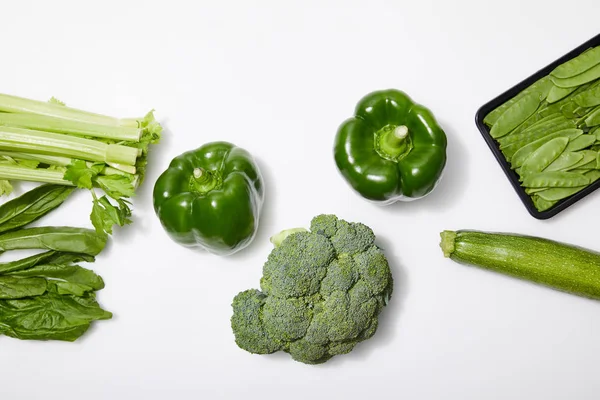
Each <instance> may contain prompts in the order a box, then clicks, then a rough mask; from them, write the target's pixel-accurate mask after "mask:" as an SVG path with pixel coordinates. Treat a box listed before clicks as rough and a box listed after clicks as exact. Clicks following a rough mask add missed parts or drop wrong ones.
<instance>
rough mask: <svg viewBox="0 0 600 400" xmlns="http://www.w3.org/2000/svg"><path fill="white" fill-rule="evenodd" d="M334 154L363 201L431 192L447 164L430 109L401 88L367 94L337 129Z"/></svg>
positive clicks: (409, 197) (442, 137)
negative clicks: (418, 102)
mask: <svg viewBox="0 0 600 400" xmlns="http://www.w3.org/2000/svg"><path fill="white" fill-rule="evenodd" d="M334 157H335V162H336V165H337V167H338V169H339V171H340V172H341V174H342V176H343V177H344V178H345V179H346V181H347V182H348V183H349V184H350V186H352V188H353V189H354V190H356V192H358V193H359V194H360V195H361V196H363V197H365V198H366V199H369V200H372V201H375V202H379V203H380V204H383V205H385V204H390V203H393V202H396V201H398V200H413V199H418V198H420V197H423V196H425V195H427V194H428V193H430V192H431V191H432V190H433V189H434V187H435V186H436V184H437V183H438V181H439V180H440V178H441V175H442V171H443V169H444V167H445V165H446V135H445V133H444V131H443V130H442V128H441V127H440V126H439V124H438V123H437V121H436V120H435V118H434V116H433V115H432V114H431V112H430V111H429V110H428V109H427V108H425V107H423V106H421V105H418V104H416V103H414V102H413V101H412V100H411V99H410V98H409V97H408V96H407V95H406V94H405V93H403V92H401V91H399V90H385V91H377V92H373V93H370V94H368V95H366V96H365V97H364V98H363V99H362V100H360V102H359V103H358V105H357V106H356V109H355V115H354V117H352V118H350V119H348V120H346V121H345V122H344V123H343V124H342V125H341V126H340V128H339V129H338V132H337V135H336V138H335V142H334Z"/></svg>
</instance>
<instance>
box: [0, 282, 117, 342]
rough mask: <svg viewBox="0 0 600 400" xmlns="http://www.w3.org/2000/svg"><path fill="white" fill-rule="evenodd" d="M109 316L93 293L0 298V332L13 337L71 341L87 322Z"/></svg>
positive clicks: (86, 327)
mask: <svg viewBox="0 0 600 400" xmlns="http://www.w3.org/2000/svg"><path fill="white" fill-rule="evenodd" d="M110 318H112V314H111V313H110V312H108V311H104V310H103V309H102V308H101V307H100V306H99V305H98V302H97V301H96V299H95V296H94V295H93V294H89V295H86V296H69V295H58V294H55V293H47V294H45V295H43V296H36V297H31V298H26V299H20V300H0V334H4V335H6V336H10V337H14V338H17V339H30V340H66V341H75V340H76V339H78V338H79V337H80V336H81V335H83V334H84V333H85V332H86V331H87V330H88V328H89V327H90V323H91V322H93V321H96V320H103V319H110Z"/></svg>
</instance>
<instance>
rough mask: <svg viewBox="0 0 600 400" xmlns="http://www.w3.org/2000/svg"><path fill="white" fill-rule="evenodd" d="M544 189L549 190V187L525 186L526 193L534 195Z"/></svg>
mask: <svg viewBox="0 0 600 400" xmlns="http://www.w3.org/2000/svg"><path fill="white" fill-rule="evenodd" d="M544 190H547V188H525V193H527V194H528V195H532V194H535V193H538V192H542V191H544Z"/></svg>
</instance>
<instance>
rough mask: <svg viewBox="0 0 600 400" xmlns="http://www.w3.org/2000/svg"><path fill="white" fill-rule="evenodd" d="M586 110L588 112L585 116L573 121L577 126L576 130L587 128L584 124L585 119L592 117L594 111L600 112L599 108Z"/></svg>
mask: <svg viewBox="0 0 600 400" xmlns="http://www.w3.org/2000/svg"><path fill="white" fill-rule="evenodd" d="M587 110H588V112H587V113H586V114H585V115H583V116H582V117H580V118H578V119H577V120H576V121H575V124H576V125H577V127H578V128H585V127H587V124H586V121H587V119H588V118H589V117H591V116H592V115H594V113H595V112H596V111H598V110H600V106H597V107H589V108H588V109H587ZM592 126H593V125H592Z"/></svg>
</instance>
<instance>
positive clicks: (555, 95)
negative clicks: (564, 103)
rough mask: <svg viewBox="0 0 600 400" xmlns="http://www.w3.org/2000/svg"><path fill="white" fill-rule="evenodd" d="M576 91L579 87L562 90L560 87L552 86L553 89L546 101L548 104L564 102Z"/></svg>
mask: <svg viewBox="0 0 600 400" xmlns="http://www.w3.org/2000/svg"><path fill="white" fill-rule="evenodd" d="M575 90H577V86H574V87H571V88H560V87H558V86H552V89H550V93H548V97H547V98H546V101H547V102H548V103H556V102H557V101H559V100H562V99H564V98H565V97H567V96H568V95H570V94H571V93H573V92H574V91H575Z"/></svg>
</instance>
